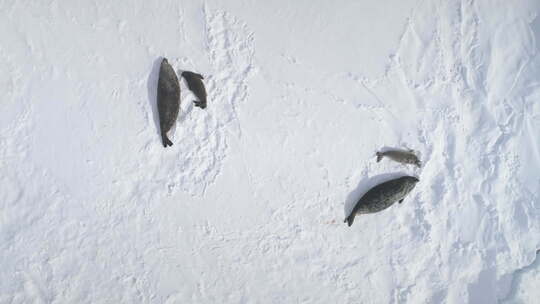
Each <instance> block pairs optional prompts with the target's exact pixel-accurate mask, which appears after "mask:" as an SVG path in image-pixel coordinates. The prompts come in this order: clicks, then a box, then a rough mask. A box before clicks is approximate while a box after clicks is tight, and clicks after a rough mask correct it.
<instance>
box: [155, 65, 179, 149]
mask: <svg viewBox="0 0 540 304" xmlns="http://www.w3.org/2000/svg"><path fill="white" fill-rule="evenodd" d="M157 106H158V112H159V127H160V129H161V140H162V142H163V147H165V148H166V147H167V146H172V145H173V143H172V142H171V140H170V139H169V138H168V137H167V132H168V131H169V130H170V129H171V128H172V126H173V125H174V123H175V121H176V118H178V111H179V110H180V83H179V82H178V77H177V76H176V73H175V72H174V69H173V68H172V67H171V65H170V64H169V62H168V61H167V59H166V58H163V60H162V61H161V66H160V68H159V80H158V91H157Z"/></svg>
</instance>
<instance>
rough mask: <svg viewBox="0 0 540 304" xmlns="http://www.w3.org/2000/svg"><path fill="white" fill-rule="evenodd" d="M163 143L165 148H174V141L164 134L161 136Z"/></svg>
mask: <svg viewBox="0 0 540 304" xmlns="http://www.w3.org/2000/svg"><path fill="white" fill-rule="evenodd" d="M161 141H162V142H163V147H165V148H167V146H172V145H173V143H172V141H171V140H170V139H169V138H168V137H167V134H165V133H163V134H162V135H161Z"/></svg>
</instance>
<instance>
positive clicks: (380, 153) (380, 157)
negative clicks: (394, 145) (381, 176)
mask: <svg viewBox="0 0 540 304" xmlns="http://www.w3.org/2000/svg"><path fill="white" fill-rule="evenodd" d="M376 154H377V162H380V161H381V159H382V158H383V156H384V155H383V154H382V152H377V153H376Z"/></svg>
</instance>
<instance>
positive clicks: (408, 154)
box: [376, 150, 422, 168]
mask: <svg viewBox="0 0 540 304" xmlns="http://www.w3.org/2000/svg"><path fill="white" fill-rule="evenodd" d="M376 154H377V162H380V161H381V159H382V158H383V157H385V156H386V157H388V158H390V159H392V160H394V161H397V162H398V163H402V164H413V165H417V166H418V168H420V166H421V165H422V163H421V162H420V160H419V159H418V157H417V156H416V155H415V154H414V151H413V150H408V151H404V150H390V151H384V152H377V153H376Z"/></svg>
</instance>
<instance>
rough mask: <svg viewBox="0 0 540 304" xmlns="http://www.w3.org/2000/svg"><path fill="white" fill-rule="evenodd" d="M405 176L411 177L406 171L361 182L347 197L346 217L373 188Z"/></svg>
mask: <svg viewBox="0 0 540 304" xmlns="http://www.w3.org/2000/svg"><path fill="white" fill-rule="evenodd" d="M405 175H409V174H407V173H406V172H404V171H399V172H394V173H384V174H379V175H375V176H372V177H369V178H364V179H362V180H360V182H359V183H358V185H357V186H356V188H355V189H354V190H353V191H352V192H351V193H349V195H347V198H346V199H345V205H344V211H345V217H347V216H349V214H351V212H352V210H353V209H354V206H355V205H356V203H357V202H358V201H359V200H360V198H361V197H362V196H363V195H364V194H366V192H368V191H369V190H370V189H371V188H373V187H375V186H377V185H378V184H381V183H384V182H387V181H389V180H391V179H395V178H399V177H402V176H405Z"/></svg>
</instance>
